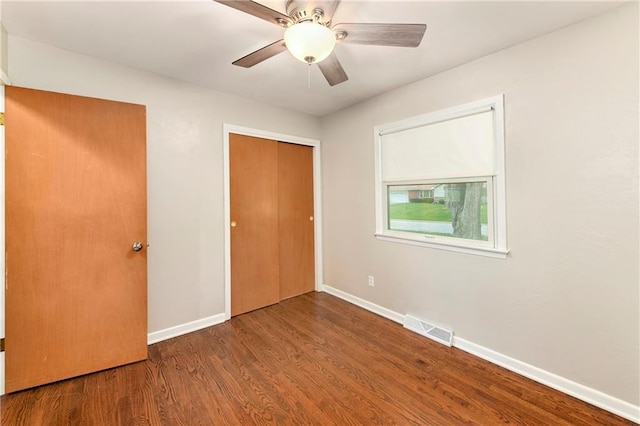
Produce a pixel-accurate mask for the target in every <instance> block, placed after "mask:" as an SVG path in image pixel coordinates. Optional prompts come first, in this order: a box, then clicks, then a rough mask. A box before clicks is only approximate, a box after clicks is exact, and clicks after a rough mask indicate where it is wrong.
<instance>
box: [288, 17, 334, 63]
mask: <svg viewBox="0 0 640 426" xmlns="http://www.w3.org/2000/svg"><path fill="white" fill-rule="evenodd" d="M284 42H285V44H286V45H287V49H288V50H289V52H291V54H292V55H293V56H294V57H295V58H296V59H298V60H300V61H302V62H304V63H306V64H313V63H317V62H320V61H322V60H324V59H326V58H327V56H329V55H330V54H331V52H333V48H334V47H335V45H336V37H335V36H334V35H333V32H332V31H331V30H330V29H329V28H327V27H325V26H324V25H321V24H318V23H316V22H313V21H305V22H299V23H297V24H295V25H292V26H290V27H289V28H287V29H286V30H285V32H284Z"/></svg>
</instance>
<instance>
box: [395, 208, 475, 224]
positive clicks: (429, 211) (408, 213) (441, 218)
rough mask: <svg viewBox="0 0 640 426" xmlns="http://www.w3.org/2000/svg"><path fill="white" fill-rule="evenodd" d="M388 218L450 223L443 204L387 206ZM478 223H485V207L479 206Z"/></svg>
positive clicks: (447, 211)
mask: <svg viewBox="0 0 640 426" xmlns="http://www.w3.org/2000/svg"><path fill="white" fill-rule="evenodd" d="M389 217H390V218H391V219H399V220H427V221H433V222H451V212H450V211H449V209H447V208H446V207H445V205H444V204H436V203H398V204H391V205H390V206H389ZM480 223H483V224H486V223H487V206H486V204H483V205H482V206H480Z"/></svg>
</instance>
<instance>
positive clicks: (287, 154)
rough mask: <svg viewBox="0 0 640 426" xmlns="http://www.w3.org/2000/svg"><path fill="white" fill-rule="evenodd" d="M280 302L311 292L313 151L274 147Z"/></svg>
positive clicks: (307, 148)
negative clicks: (276, 165) (276, 184)
mask: <svg viewBox="0 0 640 426" xmlns="http://www.w3.org/2000/svg"><path fill="white" fill-rule="evenodd" d="M278 212H279V213H278V218H279V238H278V240H279V247H280V250H279V251H280V299H281V300H282V299H287V298H289V297H293V296H297V295H299V294H303V293H308V292H310V291H313V290H314V288H315V256H314V238H313V234H314V223H313V220H314V217H313V148H312V147H310V146H304V145H294V144H290V143H282V142H280V143H278Z"/></svg>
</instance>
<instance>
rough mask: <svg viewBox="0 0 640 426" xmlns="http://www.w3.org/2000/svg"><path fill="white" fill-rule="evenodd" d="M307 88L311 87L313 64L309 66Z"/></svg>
mask: <svg viewBox="0 0 640 426" xmlns="http://www.w3.org/2000/svg"><path fill="white" fill-rule="evenodd" d="M307 89H311V64H309V67H308V68H307Z"/></svg>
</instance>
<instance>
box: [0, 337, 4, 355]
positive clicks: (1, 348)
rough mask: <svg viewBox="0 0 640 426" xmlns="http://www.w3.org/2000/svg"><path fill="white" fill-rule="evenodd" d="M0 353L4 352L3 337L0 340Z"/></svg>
mask: <svg viewBox="0 0 640 426" xmlns="http://www.w3.org/2000/svg"><path fill="white" fill-rule="evenodd" d="M0 352H4V337H3V338H2V339H0Z"/></svg>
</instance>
